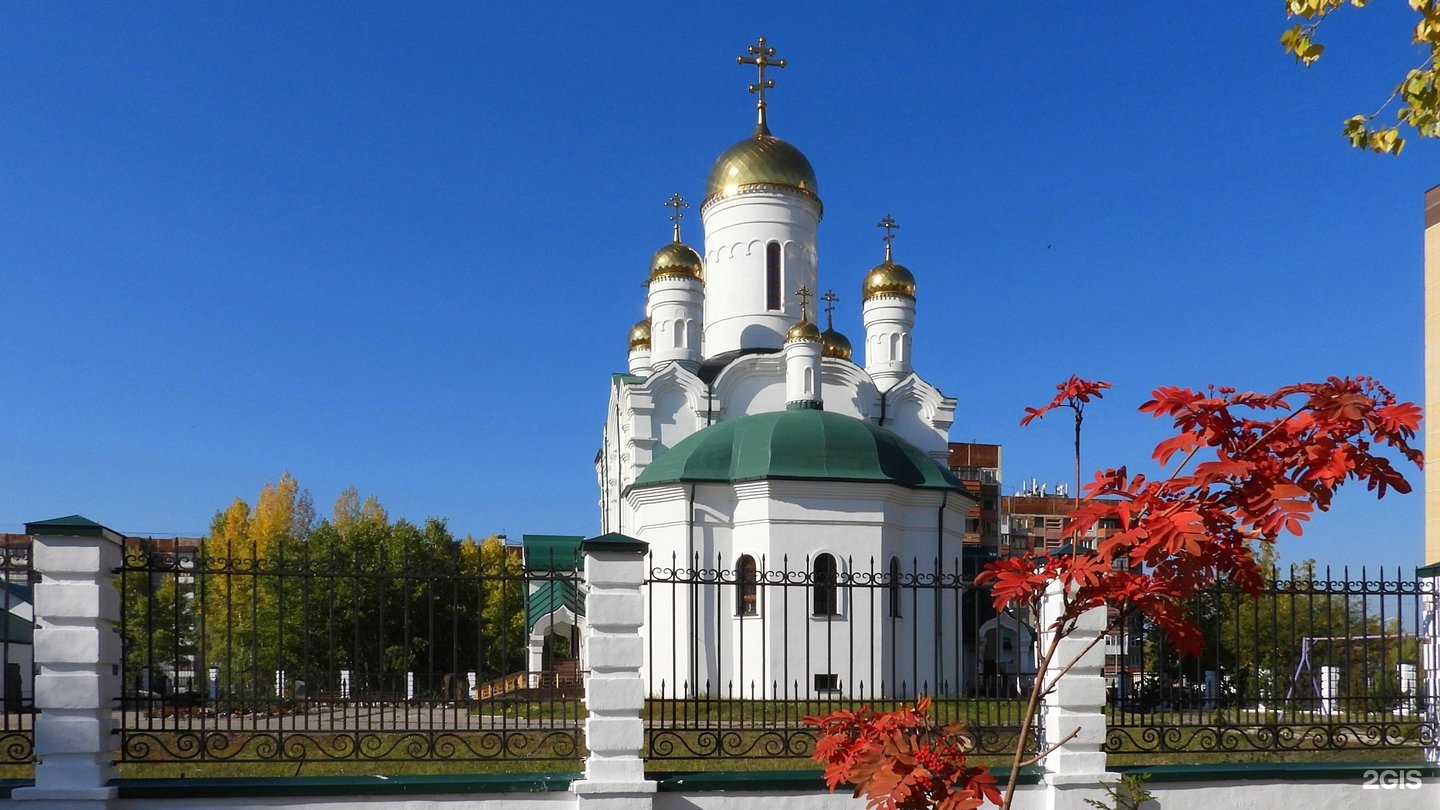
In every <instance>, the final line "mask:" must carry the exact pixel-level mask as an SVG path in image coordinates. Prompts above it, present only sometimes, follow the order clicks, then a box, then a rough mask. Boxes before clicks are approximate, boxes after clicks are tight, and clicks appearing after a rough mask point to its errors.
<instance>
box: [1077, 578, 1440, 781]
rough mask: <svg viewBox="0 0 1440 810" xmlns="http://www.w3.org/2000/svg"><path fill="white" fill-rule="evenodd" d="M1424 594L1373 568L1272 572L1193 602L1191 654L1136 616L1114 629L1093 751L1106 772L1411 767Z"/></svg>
mask: <svg viewBox="0 0 1440 810" xmlns="http://www.w3.org/2000/svg"><path fill="white" fill-rule="evenodd" d="M1427 598H1433V594H1432V593H1431V591H1430V582H1429V581H1428V580H1417V579H1396V578H1391V579H1386V578H1385V576H1384V572H1383V571H1382V572H1381V573H1380V575H1379V576H1378V577H1376V578H1372V577H1371V576H1369V575H1368V574H1367V572H1365V571H1364V570H1363V569H1362V570H1361V571H1360V572H1359V576H1358V577H1352V575H1351V572H1350V571H1349V570H1348V569H1345V570H1342V571H1338V572H1332V571H1331V570H1329V569H1325V570H1324V571H1316V570H1313V569H1311V568H1295V569H1292V570H1291V571H1290V572H1289V577H1288V578H1286V579H1281V578H1280V576H1279V572H1274V574H1272V576H1271V577H1270V579H1269V582H1268V584H1267V586H1266V587H1265V589H1264V592H1263V593H1262V594H1261V595H1260V596H1258V597H1249V596H1246V595H1244V594H1242V593H1239V592H1238V591H1236V590H1235V589H1233V588H1226V587H1217V588H1214V589H1211V590H1210V591H1208V592H1206V593H1203V594H1200V595H1198V596H1197V597H1196V598H1195V599H1194V600H1193V601H1192V603H1191V607H1190V611H1191V616H1192V617H1193V618H1194V619H1195V620H1196V621H1197V622H1199V624H1200V626H1201V628H1202V630H1203V633H1204V638H1205V645H1204V650H1203V651H1202V653H1201V654H1200V655H1199V656H1198V657H1190V656H1180V655H1177V654H1176V652H1175V650H1174V649H1173V648H1172V647H1171V645H1170V644H1169V643H1168V641H1167V640H1166V639H1165V637H1164V635H1163V634H1162V633H1160V632H1158V631H1157V630H1156V629H1155V628H1153V627H1151V626H1149V625H1147V624H1146V623H1144V622H1140V621H1123V620H1120V621H1117V622H1116V624H1117V625H1118V626H1117V627H1116V628H1115V631H1114V632H1113V633H1112V634H1111V635H1109V636H1108V637H1107V639H1106V680H1107V685H1108V687H1109V689H1108V692H1109V701H1108V702H1109V706H1108V708H1107V714H1108V718H1107V719H1108V726H1109V728H1108V734H1107V738H1106V744H1105V747H1106V750H1107V751H1108V752H1109V753H1110V754H1111V760H1112V762H1115V763H1117V764H1128V763H1131V762H1154V761H1157V760H1163V759H1171V760H1175V759H1180V760H1184V761H1187V762H1197V761H1204V760H1207V759H1223V760H1237V759H1265V760H1281V761H1283V760H1292V759H1310V760H1315V759H1390V760H1395V759H1409V758H1413V759H1420V758H1421V757H1422V756H1423V749H1424V748H1425V747H1426V746H1432V745H1434V744H1435V741H1436V732H1437V730H1436V727H1435V725H1434V720H1433V718H1434V715H1433V714H1429V715H1428V718H1429V719H1427V714H1426V712H1427V708H1431V707H1430V705H1429V701H1433V700H1434V699H1435V695H1436V691H1435V683H1436V682H1435V680H1434V679H1435V678H1437V677H1440V673H1437V672H1427V671H1426V661H1427V660H1428V661H1430V662H1432V665H1433V661H1435V658H1434V657H1433V656H1434V655H1435V652H1434V651H1433V650H1432V649H1431V645H1433V644H1434V643H1435V642H1434V641H1433V640H1427V639H1426V636H1425V632H1424V628H1425V610H1426V600H1427ZM1427 655H1429V656H1432V657H1430V658H1428V659H1427ZM1427 689H1428V690H1429V691H1428V692H1427Z"/></svg>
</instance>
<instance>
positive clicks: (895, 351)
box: [861, 294, 915, 391]
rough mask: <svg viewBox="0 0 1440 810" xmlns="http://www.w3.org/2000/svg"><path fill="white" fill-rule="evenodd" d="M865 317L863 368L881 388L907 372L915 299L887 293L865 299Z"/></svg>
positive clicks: (909, 368)
mask: <svg viewBox="0 0 1440 810" xmlns="http://www.w3.org/2000/svg"><path fill="white" fill-rule="evenodd" d="M861 313H862V315H863V317H864V320H865V371H866V373H868V374H869V375H870V379H871V380H874V382H875V386H876V387H877V388H879V389H880V390H881V391H888V390H890V388H892V387H893V386H894V385H895V384H896V383H898V382H900V381H901V380H903V379H905V378H906V377H908V376H910V371H911V359H910V356H911V348H910V335H911V332H912V330H913V329H914V328H915V299H914V298H912V297H910V296H908V295H900V294H889V295H883V296H879V297H876V298H871V299H869V300H867V301H866V302H865V303H864V305H863V307H862V309H861Z"/></svg>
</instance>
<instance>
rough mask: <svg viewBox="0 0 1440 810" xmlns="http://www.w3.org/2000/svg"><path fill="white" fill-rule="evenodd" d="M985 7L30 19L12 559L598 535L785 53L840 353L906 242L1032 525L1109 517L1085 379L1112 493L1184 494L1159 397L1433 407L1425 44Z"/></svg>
mask: <svg viewBox="0 0 1440 810" xmlns="http://www.w3.org/2000/svg"><path fill="white" fill-rule="evenodd" d="M797 5H798V4H797ZM962 5H964V6H966V8H964V9H962V8H961V7H962ZM945 6H946V10H944V11H939V12H937V11H935V10H934V9H930V8H922V7H920V6H919V5H913V6H912V5H911V4H906V3H892V4H889V5H887V6H885V7H883V9H882V7H880V6H877V5H876V4H874V3H839V4H826V5H825V6H824V7H823V9H824V10H823V11H821V10H813V11H809V12H801V11H797V10H795V9H794V8H791V7H789V6H785V7H781V6H779V4H775V3H729V2H727V3H709V4H703V5H701V4H677V3H664V4H657V5H628V4H627V5H614V4H580V3H574V4H562V3H532V4H507V5H506V6H504V7H503V11H501V10H498V9H499V8H500V7H499V6H495V5H492V4H480V3H473V4H472V3H457V4H453V5H438V4H414V5H413V6H412V5H406V6H403V7H402V6H401V5H400V4H394V5H393V6H390V7H382V6H375V5H365V6H363V7H359V8H352V7H351V6H350V4H339V3H334V4H328V3H327V4H319V3H317V4H301V5H300V6H299V7H294V6H293V4H278V3H275V4H270V3H258V2H257V3H244V4H238V7H231V8H225V7H221V6H217V5H214V4H185V3H174V4H166V5H151V4H138V3H137V4H125V5H124V6H121V5H116V4H93V5H86V6H83V7H82V6H77V5H75V4H55V3H52V4H39V3H35V4H23V5H21V4H6V5H5V6H4V7H3V8H0V305H3V307H4V320H3V323H4V333H3V337H0V382H3V389H4V395H3V397H0V530H3V531H19V530H20V527H21V524H22V523H24V522H25V521H27V520H39V519H44V518H50V517H54V516H57V515H64V514H70V513H72V512H79V513H82V514H84V515H86V516H88V517H90V518H93V519H95V520H98V521H100V522H102V523H105V524H107V525H109V526H112V527H113V528H116V529H119V530H121V531H125V532H133V533H162V532H163V533H179V534H199V533H203V532H204V531H205V530H206V529H207V527H208V525H209V521H210V518H211V516H212V515H213V514H214V513H215V511H216V510H218V509H220V508H222V507H223V506H225V505H226V504H227V503H228V502H229V501H230V500H231V499H233V498H235V497H237V496H240V497H245V498H247V499H250V500H252V502H253V499H254V497H255V495H256V493H257V492H258V491H259V489H260V487H261V486H262V485H263V484H264V483H265V482H266V481H269V480H274V479H276V478H278V477H279V475H280V474H281V473H282V472H283V471H286V470H288V471H290V472H291V473H293V474H294V475H295V476H296V477H297V478H298V479H299V480H300V483H301V485H302V486H303V487H305V488H308V489H309V490H311V491H312V492H313V493H314V496H315V500H316V503H317V506H318V507H319V508H320V509H321V511H322V512H325V511H328V506H329V504H330V503H332V502H333V500H334V498H335V496H336V494H337V493H339V491H340V490H341V489H343V488H344V487H346V486H348V485H350V484H354V485H355V486H357V487H358V488H359V489H360V491H361V492H362V493H374V494H375V495H377V496H378V497H379V498H380V500H381V501H382V502H383V503H384V504H385V505H386V506H387V507H388V508H389V510H390V512H391V514H392V515H396V516H405V517H409V518H411V519H415V520H420V519H423V518H425V517H427V516H432V515H434V516H444V517H447V518H448V519H449V521H450V525H451V527H452V528H453V529H454V530H455V531H456V532H458V533H460V534H465V533H472V534H475V535H483V534H488V533H491V532H498V531H502V530H503V531H506V532H508V533H509V534H510V535H511V536H517V535H519V534H521V533H524V532H550V533H572V534H587V533H591V532H593V531H594V530H595V527H596V525H597V509H596V506H595V501H596V487H595V479H594V474H593V470H592V466H591V462H592V459H593V456H594V454H595V451H596V449H597V447H598V446H599V441H600V434H601V425H602V414H603V411H604V406H605V398H606V392H607V380H608V375H609V373H610V372H612V371H617V370H622V369H623V367H624V365H625V335H626V330H627V329H628V327H629V326H630V324H632V323H633V322H634V321H635V320H636V319H637V318H639V317H640V316H641V314H642V309H641V305H642V294H643V289H642V287H641V286H640V282H641V281H642V279H643V278H644V274H645V270H646V268H647V265H648V261H649V257H650V254H651V252H652V251H653V250H654V249H655V248H657V247H659V246H660V245H661V244H663V243H664V242H665V241H667V240H668V238H669V229H668V224H667V223H666V221H665V214H666V210H665V209H664V208H663V207H662V206H661V202H662V201H663V200H664V199H665V198H666V197H667V196H668V195H669V194H670V193H672V192H674V191H679V192H681V193H682V194H684V195H685V196H686V197H688V198H689V199H690V200H692V201H693V202H694V203H695V204H696V208H692V209H691V214H692V216H691V218H690V219H688V220H686V222H687V224H691V223H694V226H692V227H691V229H690V230H689V231H688V232H687V233H688V236H689V238H690V241H692V242H695V243H698V242H699V237H700V233H699V229H698V220H699V217H698V211H697V209H698V203H699V201H700V198H701V196H702V193H703V184H704V181H705V176H706V174H707V172H708V171H709V168H710V164H711V161H712V160H713V159H714V158H715V157H716V156H717V155H718V154H719V153H720V152H721V151H723V150H724V149H725V148H726V147H727V146H729V145H730V144H731V143H733V142H735V141H736V140H739V139H740V138H742V137H745V136H746V135H748V133H749V131H750V126H751V121H752V104H753V102H752V100H751V97H750V96H749V95H748V94H747V93H746V92H745V84H746V83H747V82H749V81H753V73H752V71H751V70H749V69H741V68H739V67H738V66H736V65H735V56H736V54H738V53H740V52H741V51H742V50H743V49H744V47H745V45H746V44H748V43H750V42H753V41H754V38H755V36H757V35H759V34H764V35H765V36H767V37H769V38H770V40H771V42H772V43H773V44H774V45H775V46H776V47H777V48H778V49H779V51H780V54H779V55H780V56H782V57H784V58H786V59H787V60H789V63H790V66H789V67H788V68H786V69H785V70H784V71H780V72H779V73H778V75H777V76H776V78H777V80H778V83H779V87H778V88H777V89H776V90H775V91H774V92H773V94H772V96H771V124H772V128H773V129H774V131H775V133H776V134H777V135H779V136H780V137H783V138H785V139H787V140H789V141H791V142H792V143H794V144H796V145H797V146H799V147H800V148H801V149H802V150H803V151H804V152H805V153H806V154H807V155H808V156H809V158H810V160H811V162H812V163H813V164H814V166H815V169H816V171H817V173H818V176H819V183H820V193H821V196H822V197H823V198H824V201H825V220H824V222H823V223H822V225H821V233H820V255H821V264H820V273H821V286H822V287H827V286H830V287H834V288H835V289H836V291H837V292H838V293H839V295H840V296H841V298H842V301H841V304H840V310H839V312H838V313H837V327H838V328H840V329H841V330H842V331H844V332H846V333H847V334H849V335H851V337H852V339H854V338H855V337H856V336H858V335H860V334H861V332H862V330H861V327H860V318H859V308H858V304H859V300H858V299H859V296H858V294H857V293H858V288H859V284H860V280H861V278H862V277H863V275H864V273H865V272H866V270H868V269H869V268H870V267H871V266H873V265H874V264H876V263H877V262H878V261H879V260H880V258H881V256H882V251H881V243H880V241H879V238H878V237H879V231H878V230H877V229H876V228H875V227H874V224H875V222H876V221H877V220H878V219H879V218H880V217H881V216H882V215H884V214H885V213H887V212H892V213H893V214H894V215H895V217H896V218H897V219H898V220H899V221H900V222H901V224H902V229H901V231H900V234H899V238H898V239H897V242H896V258H897V260H899V261H901V262H903V263H904V264H906V265H907V266H909V267H910V268H911V269H912V270H913V271H914V272H915V275H916V276H917V278H918V279H919V284H920V289H919V293H918V299H919V323H918V325H917V331H916V339H915V360H916V367H917V369H918V370H920V371H921V373H922V374H924V375H925V376H926V377H927V378H928V379H929V380H931V381H933V382H935V383H936V384H937V385H938V386H940V388H941V389H942V390H943V391H945V392H946V393H947V394H949V395H951V396H954V397H956V398H957V400H958V401H959V405H958V407H957V410H956V421H955V427H954V429H953V431H952V437H953V438H954V439H956V440H978V441H990V442H1000V443H1003V444H1004V446H1005V450H1004V453H1005V455H1004V468H1005V477H1006V480H1007V491H1010V490H1013V489H1014V487H1015V486H1016V485H1018V484H1019V483H1020V481H1021V480H1022V479H1028V478H1031V477H1036V478H1039V479H1041V480H1044V481H1049V482H1052V483H1053V482H1056V481H1063V480H1066V479H1067V478H1068V477H1069V475H1070V466H1071V462H1070V455H1069V453H1070V449H1069V435H1068V429H1067V427H1066V425H1065V422H1064V420H1063V418H1062V419H1059V420H1047V421H1045V422H1042V423H1040V424H1039V425H1037V426H1032V427H1030V428H1027V429H1025V430H1023V431H1022V430H1021V429H1019V428H1018V427H1017V421H1018V419H1019V417H1020V416H1021V414H1022V411H1023V408H1024V406H1025V405H1029V404H1037V403H1039V402H1042V401H1044V400H1046V399H1048V397H1049V394H1050V392H1051V387H1052V386H1053V384H1054V383H1055V382H1057V381H1058V380H1060V379H1063V378H1064V377H1065V376H1067V375H1068V374H1070V373H1071V372H1079V373H1081V374H1083V375H1086V376H1091V377H1098V378H1102V379H1108V380H1112V381H1113V382H1114V383H1115V390H1114V392H1113V393H1112V394H1111V395H1110V396H1109V397H1108V398H1107V399H1106V400H1105V401H1104V402H1102V403H1100V404H1099V405H1097V406H1094V407H1093V408H1092V409H1091V411H1090V414H1089V417H1088V419H1087V423H1086V424H1087V433H1086V439H1085V440H1086V446H1087V452H1086V466H1087V467H1093V466H1101V465H1112V464H1120V463H1131V464H1132V465H1136V464H1139V463H1141V462H1142V461H1143V459H1145V458H1147V457H1148V455H1149V448H1150V446H1151V445H1152V444H1153V443H1154V442H1155V441H1156V440H1158V439H1159V438H1161V437H1162V436H1163V429H1162V428H1163V426H1161V425H1158V424H1154V423H1152V422H1150V421H1149V420H1148V419H1146V418H1144V417H1141V416H1140V415H1139V414H1137V413H1136V412H1135V407H1136V406H1137V405H1138V404H1139V403H1140V402H1141V401H1143V400H1144V399H1145V398H1146V395H1147V393H1148V391H1149V390H1150V389H1151V388H1152V387H1153V386H1155V385H1160V384H1176V383H1180V384H1189V385H1196V386H1198V385H1203V384H1205V383H1209V382H1214V383H1218V384H1230V385H1236V386H1240V387H1242V388H1256V389H1265V388H1271V387H1274V386H1277V385H1281V384H1284V383H1288V382H1295V381H1299V380H1302V379H1309V378H1315V377H1317V376H1323V375H1326V374H1330V373H1339V374H1357V373H1364V374H1372V375H1374V376H1377V377H1379V378H1380V379H1381V380H1383V381H1385V382H1387V383H1388V384H1389V385H1390V386H1391V387H1392V388H1394V389H1395V390H1396V391H1397V393H1399V394H1400V395H1401V396H1402V397H1404V398H1407V399H1414V400H1419V399H1420V398H1421V397H1422V394H1423V391H1422V373H1421V370H1422V367H1421V320H1422V311H1421V292H1422V287H1421V281H1422V264H1421V260H1422V258H1421V227H1422V222H1421V213H1422V212H1421V198H1422V193H1423V191H1424V190H1425V189H1426V188H1428V187H1429V186H1431V185H1434V184H1436V183H1440V144H1434V143H1413V144H1412V145H1411V148H1410V149H1408V150H1407V152H1406V154H1405V155H1404V156H1403V157H1401V158H1399V159H1393V158H1386V157H1380V156H1374V155H1366V154H1362V153H1359V152H1355V151H1352V150H1351V149H1349V148H1348V147H1347V146H1346V144H1345V143H1344V142H1343V141H1342V139H1341V138H1340V136H1339V131H1340V122H1341V120H1342V119H1344V118H1345V117H1346V116H1348V115H1351V114H1354V113H1357V112H1368V111H1369V110H1371V109H1373V108H1374V107H1376V106H1378V105H1379V104H1380V102H1381V101H1382V100H1383V99H1384V97H1385V96H1386V95H1387V93H1388V92H1389V89H1390V87H1392V86H1393V84H1394V83H1395V82H1396V81H1398V79H1399V77H1400V76H1402V75H1403V73H1404V70H1405V69H1406V68H1407V67H1408V66H1410V65H1411V64H1412V63H1413V62H1415V61H1417V59H1416V54H1415V52H1414V51H1413V50H1412V49H1411V48H1410V47H1409V46H1408V44H1407V43H1408V41H1409V34H1408V29H1407V26H1408V22H1409V16H1408V13H1407V12H1406V10H1405V8H1404V4H1402V3H1398V2H1394V3H1381V4H1376V5H1375V7H1372V8H1370V9H1366V10H1363V11H1359V12H1356V11H1354V10H1351V9H1347V10H1346V11H1345V12H1344V13H1342V14H1341V15H1339V17H1337V18H1336V19H1334V20H1333V21H1332V23H1331V24H1327V28H1328V29H1329V30H1328V31H1327V32H1326V33H1328V37H1325V38H1324V41H1326V42H1327V43H1328V44H1329V46H1330V48H1329V50H1328V51H1327V53H1326V55H1325V58H1324V59H1323V60H1322V61H1321V62H1320V64H1319V65H1317V66H1316V67H1315V68H1313V69H1311V70H1309V71H1308V72H1307V71H1305V70H1304V69H1302V68H1300V67H1299V66H1296V65H1295V64H1293V62H1292V61H1291V60H1290V59H1289V58H1288V57H1286V56H1285V55H1284V54H1283V53H1282V52H1281V50H1280V47H1279V45H1278V44H1277V40H1278V37H1279V35H1280V32H1281V31H1282V30H1283V29H1284V28H1285V26H1286V21H1285V19H1284V15H1283V12H1282V6H1283V3H1282V2H1280V0H1272V1H1271V2H1256V3H1233V4H1225V13H1223V14H1213V15H1205V14H1199V13H1195V6H1194V5H1193V4H1181V3H1165V4H1158V3H1155V4H1135V3H1113V4H1105V3H1084V4H1077V3H1072V4H1034V3H1031V4H1012V3H1003V4H1000V3H988V4H945ZM1416 481H1417V490H1418V489H1419V487H1418V483H1419V481H1420V478H1419V476H1416ZM1422 511H1423V510H1422V505H1421V498H1420V495H1419V493H1418V491H1417V493H1416V494H1414V495H1411V496H1408V497H1396V498H1387V499H1386V500H1385V501H1383V502H1381V503H1380V504H1378V505H1376V504H1374V503H1372V501H1371V499H1370V498H1369V496H1368V495H1366V494H1365V493H1364V492H1363V491H1360V490H1355V491H1351V492H1347V493H1344V494H1343V495H1342V497H1340V498H1339V499H1338V500H1337V504H1336V508H1335V512H1334V514H1332V515H1330V516H1326V517H1325V519H1323V520H1320V521H1317V522H1316V524H1315V526H1314V527H1313V529H1312V530H1311V532H1310V533H1308V534H1307V535H1306V537H1305V538H1304V539H1303V540H1302V541H1300V542H1289V543H1287V544H1286V545H1285V546H1284V547H1283V549H1282V551H1283V553H1284V554H1285V556H1286V557H1287V558H1291V559H1299V558H1303V557H1306V556H1314V557H1318V558H1320V559H1321V560H1322V561H1327V562H1334V563H1347V562H1348V563H1351V564H1361V563H1365V564H1370V565H1376V564H1380V563H1384V564H1387V565H1395V564H1405V565H1414V564H1416V563H1418V562H1420V556H1421V548H1422V539H1421V531H1422Z"/></svg>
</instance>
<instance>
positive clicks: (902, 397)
mask: <svg viewBox="0 0 1440 810" xmlns="http://www.w3.org/2000/svg"><path fill="white" fill-rule="evenodd" d="M885 399H886V405H887V409H897V408H900V407H902V406H904V405H915V406H917V407H918V409H919V413H920V418H921V419H923V420H925V422H926V423H927V424H928V425H930V426H931V427H933V428H935V429H936V430H939V431H944V432H946V433H949V431H950V425H951V424H953V423H954V422H955V399H954V398H953V397H947V396H945V395H944V394H942V393H940V389H939V388H936V387H935V386H933V385H931V384H930V383H928V382H926V381H925V380H923V379H921V378H920V376H919V375H917V374H915V373H913V372H912V373H910V374H909V375H907V376H906V377H905V379H903V380H901V381H900V382H898V383H896V384H895V385H893V386H891V387H890V389H889V390H888V391H886V392H885Z"/></svg>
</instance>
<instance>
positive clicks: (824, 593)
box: [810, 554, 840, 616]
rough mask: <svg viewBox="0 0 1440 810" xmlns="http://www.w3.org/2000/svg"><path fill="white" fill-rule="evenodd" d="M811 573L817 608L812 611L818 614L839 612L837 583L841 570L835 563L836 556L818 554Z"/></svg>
mask: <svg viewBox="0 0 1440 810" xmlns="http://www.w3.org/2000/svg"><path fill="white" fill-rule="evenodd" d="M810 573H811V576H810V587H811V588H812V592H813V594H814V603H815V609H814V611H812V612H813V613H814V614H815V615H816V616H833V615H835V614H837V613H839V612H840V598H839V596H840V595H839V593H838V588H837V583H838V581H839V579H840V577H839V570H838V568H837V567H836V565H835V557H834V556H833V555H830V554H821V555H819V556H817V557H816V558H815V564H814V566H813V568H812V569H811V572H810Z"/></svg>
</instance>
